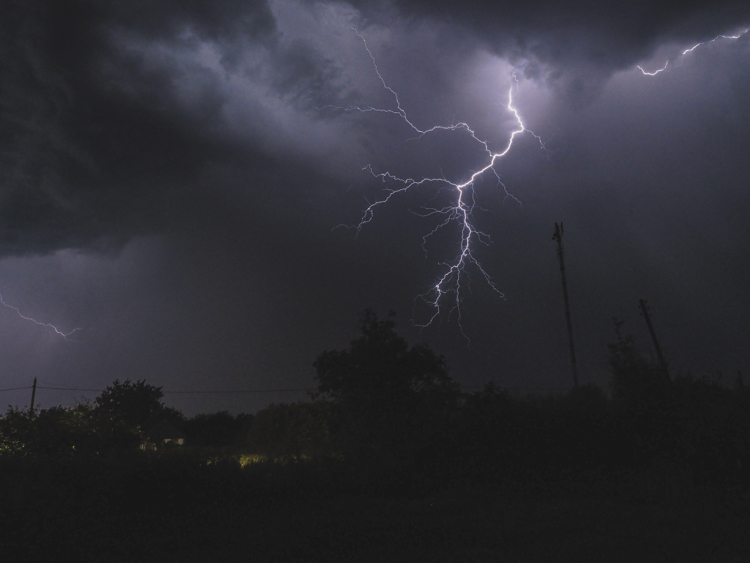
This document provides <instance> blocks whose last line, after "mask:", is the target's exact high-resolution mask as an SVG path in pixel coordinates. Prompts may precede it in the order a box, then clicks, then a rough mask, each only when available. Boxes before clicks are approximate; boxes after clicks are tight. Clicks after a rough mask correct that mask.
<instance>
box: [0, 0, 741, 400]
mask: <svg viewBox="0 0 750 563" xmlns="http://www.w3.org/2000/svg"><path fill="white" fill-rule="evenodd" d="M748 25H750V6H748V5H747V3H746V2H718V3H710V4H709V3H704V2H688V3H675V4H669V3H663V2H635V3H633V2H631V3H627V4H623V5H622V6H611V5H608V4H606V3H599V4H592V3H590V2H566V3H559V2H539V1H537V2H522V3H511V2H489V1H487V2H484V1H475V0H469V1H466V2H461V3H455V2H447V1H438V2H418V1H388V0H385V1H382V2H374V3H373V2H357V1H353V2H349V3H345V2H309V1H304V0H303V1H293V0H274V1H268V2H241V1H217V2H198V1H195V2H187V1H177V0H172V1H166V2H157V3H154V2H145V1H143V2H127V3H125V2H118V1H114V0H112V1H105V2H93V1H84V0H75V1H70V2H64V3H61V2H54V1H51V0H50V1H48V2H43V1H41V2H36V3H28V2H20V1H19V2H16V1H12V2H6V3H4V4H3V6H2V7H1V8H0V67H1V68H2V73H3V76H2V81H0V107H1V108H2V113H0V139H2V144H1V145H0V146H1V147H2V148H1V149H0V256H1V257H2V260H0V272H1V273H2V277H0V292H1V293H2V294H3V296H4V298H6V299H7V300H8V301H9V302H12V303H13V304H14V305H16V306H19V307H20V308H21V310H23V311H24V312H26V313H27V314H29V315H32V314H33V315H36V316H39V317H40V318H44V319H45V320H46V321H54V322H58V323H62V324H64V325H65V326H67V327H69V329H70V328H73V327H79V326H80V327H82V328H83V330H81V331H79V332H77V333H76V335H77V336H76V339H75V340H76V341H75V342H58V341H57V340H55V339H54V338H48V337H47V336H49V335H47V336H45V337H44V338H41V339H40V335H39V333H37V332H34V331H36V330H37V329H38V327H36V326H26V325H24V324H23V322H22V319H19V318H18V317H17V316H14V315H15V313H13V311H10V310H6V311H5V313H8V314H7V315H6V316H3V317H1V318H0V325H1V326H0V330H2V331H3V332H2V333H3V334H4V335H5V338H6V340H5V344H4V347H3V351H2V353H3V354H4V357H6V358H7V362H8V366H10V368H9V371H8V373H11V374H12V375H9V376H8V381H7V383H8V386H11V384H12V385H15V384H16V383H19V382H20V383H23V382H27V380H28V379H29V378H30V377H32V376H35V375H37V374H38V375H39V376H40V377H41V378H42V379H44V380H46V381H47V382H51V381H54V382H56V383H60V384H66V385H70V386H76V385H84V384H85V385H88V386H94V387H96V386H103V385H106V384H108V383H109V382H111V380H112V379H114V377H119V378H120V379H125V378H127V377H130V378H131V379H136V378H144V377H145V378H147V379H148V380H149V381H150V382H151V381H153V382H154V383H156V384H161V385H165V388H185V387H192V388H205V387H207V386H220V387H224V388H227V389H231V388H253V387H255V388H262V387H266V388H275V387H280V386H281V387H295V388H296V387H300V388H303V387H306V386H309V385H310V382H311V367H310V365H311V363H312V361H313V360H314V359H315V355H316V354H317V353H320V352H321V351H322V350H323V349H326V348H328V349H330V348H335V347H337V346H338V347H340V346H344V345H346V342H347V341H348V339H349V338H351V337H352V335H353V331H354V330H355V324H356V323H355V319H356V314H357V312H358V311H361V310H362V309H364V308H365V307H367V306H374V307H376V308H377V309H378V310H381V311H383V312H385V311H386V310H388V309H395V310H396V311H398V312H399V315H400V316H399V319H400V324H399V328H400V330H401V331H402V332H404V333H405V334H406V335H407V336H408V337H409V338H410V339H413V340H427V341H428V342H429V343H430V344H431V345H433V346H434V347H435V348H436V349H437V351H438V352H440V353H445V354H446V355H447V357H448V361H449V366H452V368H453V371H452V374H453V375H454V377H456V378H457V379H458V380H459V381H460V382H461V383H462V384H464V385H465V386H466V387H467V388H471V387H472V386H476V385H481V384H482V383H483V382H484V381H487V380H489V379H494V380H496V382H498V384H500V385H508V386H515V387H524V388H527V387H530V388H531V387H542V388H550V387H564V386H566V385H568V384H569V381H568V379H569V377H568V373H567V370H568V367H567V359H566V351H567V348H566V343H565V338H564V323H563V317H562V309H561V307H562V305H561V298H560V288H559V279H558V276H559V274H558V271H557V265H556V263H555V253H554V248H553V245H552V243H551V241H550V236H551V233H552V228H553V225H554V223H555V222H558V221H564V223H565V226H566V244H567V247H568V260H569V263H568V269H569V282H570V286H571V301H572V303H573V304H574V314H573V320H574V327H575V331H576V337H577V344H578V346H579V356H580V358H581V359H580V362H581V365H582V372H583V379H584V380H590V381H594V382H597V383H599V384H602V385H604V384H606V380H607V377H608V376H607V373H606V367H605V365H604V364H605V360H604V354H605V352H606V342H607V341H608V340H611V339H612V334H613V333H612V322H611V321H612V317H613V316H616V317H618V318H624V319H626V320H627V321H628V324H627V325H626V329H628V330H630V331H634V332H636V333H638V334H639V335H640V336H643V334H642V327H641V326H640V324H642V323H641V321H640V319H639V318H638V314H637V309H636V306H635V305H636V304H637V300H638V299H639V298H641V297H645V298H648V299H649V300H650V301H651V303H652V307H653V310H654V314H655V317H656V318H655V323H656V324H657V327H658V328H659V329H660V330H661V331H662V334H664V335H665V336H664V340H665V342H664V348H665V349H666V352H667V354H668V356H669V357H670V361H671V363H672V364H673V365H674V366H675V367H676V368H679V369H681V370H682V371H683V372H684V371H688V370H692V371H694V372H696V373H715V371H716V370H717V369H722V370H724V371H732V370H735V369H747V358H746V357H745V356H744V355H743V354H744V351H743V350H744V344H743V343H744V342H745V341H746V339H747V338H748V337H750V332H748V327H747V323H745V322H744V320H743V318H744V315H745V314H746V313H747V312H748V310H750V299H749V298H748V296H747V295H745V293H746V292H745V291H744V287H745V285H746V280H747V279H748V276H749V275H750V263H748V256H750V248H749V243H748V242H746V241H748V240H750V238H749V236H750V232H749V231H750V229H749V228H748V226H747V221H746V219H747V217H748V216H750V199H749V196H748V193H747V186H746V181H745V178H747V177H748V175H750V163H749V162H748V159H747V158H746V156H745V155H746V153H747V149H748V146H750V112H748V109H747V108H748V99H750V64H748V63H749V61H750V37H749V36H748V35H749V34H744V35H741V36H740V37H739V38H738V39H732V40H728V39H720V40H717V41H714V42H710V43H706V44H705V45H704V46H703V47H701V48H700V49H696V50H695V51H692V52H691V53H690V54H689V55H685V56H683V55H681V53H682V52H683V51H684V50H685V49H687V48H689V47H692V46H693V45H696V44H697V43H699V42H709V41H711V40H712V39H714V38H716V37H717V36H720V35H727V34H739V33H741V32H742V31H744V30H745V29H747V26H748ZM355 30H357V32H358V33H355ZM365 41H366V43H365ZM366 47H367V48H366ZM368 49H369V52H368ZM370 55H372V57H374V61H373V59H372V58H371V57H370ZM666 61H670V65H669V66H668V70H667V71H665V72H663V73H660V74H659V75H657V76H654V77H648V76H645V75H643V74H642V73H641V72H640V71H639V70H638V69H637V67H636V65H642V66H644V68H648V69H653V70H655V69H658V68H662V67H663V65H664V63H665V62H666ZM374 63H375V64H376V65H377V71H378V72H379V73H380V76H378V73H377V72H376V66H375V64H374ZM514 76H515V78H514ZM381 79H382V80H381ZM384 82H385V85H387V88H386V87H385V85H384ZM388 88H391V89H392V91H391V90H389V89H388ZM511 88H513V90H512V91H513V96H514V98H513V103H514V107H516V108H517V109H518V111H519V113H520V115H521V116H522V117H523V120H524V124H525V125H526V126H527V127H528V128H529V129H531V130H533V131H534V133H535V134H536V135H538V139H541V140H542V142H543V144H544V148H540V144H539V141H538V139H537V138H536V137H532V136H530V135H524V136H520V137H518V139H517V140H516V141H515V142H514V143H515V144H514V147H513V151H512V153H511V154H509V155H508V157H507V158H504V159H503V160H502V161H501V162H499V163H498V165H497V167H496V172H497V174H498V175H497V176H495V175H494V174H488V175H486V176H484V177H482V178H481V179H480V180H479V181H477V182H476V183H475V186H474V194H475V197H476V198H477V199H476V201H477V206H476V209H475V221H476V224H477V226H478V227H479V228H481V229H482V230H483V231H484V232H486V233H487V234H488V235H489V237H488V239H487V241H488V242H489V244H488V245H486V246H484V245H482V246H481V247H479V248H477V251H476V252H477V257H478V258H479V259H481V260H482V264H483V265H484V267H485V268H486V271H487V272H489V273H490V275H491V276H492V280H493V283H495V284H496V286H497V287H498V288H499V289H500V290H501V291H502V293H504V294H505V299H503V298H501V297H500V296H499V295H498V294H497V293H496V292H494V291H493V290H492V289H491V288H490V287H488V286H487V285H486V284H484V282H483V281H482V277H481V275H478V274H477V272H474V273H473V275H472V278H471V284H470V289H469V288H467V291H466V292H465V294H464V295H465V297H466V300H465V302H464V305H463V308H462V309H461V311H462V324H463V327H464V330H463V332H464V334H465V335H466V336H468V337H469V340H470V344H469V343H468V341H467V339H466V338H465V336H464V334H462V331H461V329H460V328H459V327H458V326H457V312H456V311H455V310H452V309H451V308H450V307H448V308H447V309H446V310H444V312H443V314H442V315H441V316H440V317H439V318H438V319H437V321H436V323H435V324H434V325H433V326H432V327H429V328H428V329H424V330H420V329H419V328H417V327H415V326H414V323H415V322H416V323H418V322H419V321H420V320H424V315H425V310H424V303H423V302H420V301H419V300H418V299H417V300H415V297H416V296H418V295H420V294H423V293H425V292H426V291H429V289H430V288H431V287H432V286H433V285H434V283H435V280H436V279H437V278H438V276H440V275H441V273H442V272H443V271H444V270H443V268H444V264H445V263H446V262H450V261H451V260H453V259H454V258H455V253H456V240H455V237H454V235H455V232H454V231H452V230H451V229H450V228H449V229H445V230H443V231H440V232H439V233H438V234H437V235H436V236H434V237H433V238H431V239H429V240H428V242H427V243H424V241H423V237H424V236H425V234H427V233H429V232H431V231H432V230H433V229H434V228H435V227H436V225H437V224H438V223H439V222H440V221H439V220H437V219H436V218H435V217H434V216H426V214H425V213H424V211H425V209H435V208H439V207H440V206H441V205H445V204H446V202H448V203H449V202H450V201H451V198H452V197H453V194H452V193H451V192H450V190H447V189H446V185H445V184H443V185H437V184H431V185H429V186H425V187H424V188H423V189H420V190H413V191H411V192H410V193H409V194H404V195H403V196H402V197H398V198H394V200H393V201H392V202H391V203H390V204H389V205H388V206H383V207H382V208H380V209H379V210H378V213H377V214H376V216H375V217H374V218H373V220H372V221H371V222H370V223H368V224H367V225H365V226H364V228H362V229H360V230H356V229H354V228H353V227H355V226H356V225H357V224H358V223H359V221H360V219H361V218H362V214H363V212H364V209H365V207H366V206H367V204H368V203H371V202H373V201H375V200H377V199H382V198H383V197H384V194H387V193H388V192H387V189H388V188H389V187H392V186H390V185H388V184H387V183H383V182H382V181H381V180H379V179H376V178H374V177H373V175H372V173H381V172H384V171H390V172H393V173H394V174H397V175H399V176H402V177H414V178H418V177H422V176H431V177H444V178H447V179H450V180H452V181H454V182H457V181H462V180H463V179H465V178H466V175H467V174H469V173H470V171H473V170H476V169H478V168H479V167H481V166H483V165H484V164H485V160H484V159H485V158H486V153H485V152H483V151H482V150H481V147H478V145H477V143H476V142H475V141H474V140H472V139H471V138H470V136H469V135H468V134H467V133H466V132H465V131H464V132H463V133H461V132H460V131H459V132H454V133H456V134H452V133H451V134H449V133H445V134H439V135H433V136H428V137H425V138H422V139H420V140H418V141H415V140H414V136H415V135H414V130H413V129H411V128H410V127H409V126H408V124H406V123H405V122H404V120H403V119H402V118H401V117H399V116H398V115H396V114H395V113H393V111H394V110H396V109H397V107H398V106H397V105H396V99H395V97H394V93H395V92H397V93H398V102H399V103H400V105H401V107H402V108H403V110H404V111H406V112H407V114H408V116H409V119H410V120H411V121H412V123H414V124H416V126H417V127H419V128H422V129H426V128H429V127H431V126H433V125H443V126H447V125H451V124H455V123H458V122H466V123H468V124H470V125H471V127H473V128H474V130H475V131H476V134H477V136H478V137H479V138H482V139H484V140H487V142H488V144H489V146H490V147H491V148H492V150H499V148H501V147H504V146H505V145H506V144H507V142H508V137H509V134H510V132H511V131H512V130H513V127H514V126H516V125H517V123H516V121H515V118H514V116H513V115H512V113H511V112H509V111H508V108H507V104H508V93H509V91H511ZM355 107H360V108H366V107H367V108H369V107H372V108H382V109H387V110H389V111H391V113H377V112H358V111H352V109H353V108H355ZM498 178H499V179H500V180H501V181H502V185H501V184H500V183H499V182H498ZM503 186H504V187H503ZM506 190H507V192H509V193H511V194H513V197H509V196H507V194H506ZM341 225H344V226H345V227H348V228H345V227H340V226H341ZM0 312H2V311H1V310H0ZM427 312H428V313H429V311H427ZM19 320H21V324H19ZM643 342H644V343H645V340H643ZM209 384H210V385H209ZM302 396H304V394H303V395H302ZM45 400H46V399H45ZM49 400H53V398H52V397H50V399H49ZM180 400H184V402H183V403H182V404H181V405H182V406H184V407H185V408H188V409H192V410H194V411H195V410H201V409H208V408H213V406H216V407H217V408H218V407H219V406H221V407H222V408H231V409H234V410H238V409H252V408H256V407H258V406H259V405H262V404H263V401H266V400H269V401H270V400H276V401H278V400H279V397H263V398H259V397H257V396H237V397H231V398H228V399H227V401H228V402H227V403H222V404H219V403H216V405H214V404H213V403H212V404H211V405H209V403H207V402H205V400H204V399H200V398H189V397H185V398H183V399H180ZM201 400H204V402H203V403H201V402H200V401H201ZM178 406H180V405H178Z"/></svg>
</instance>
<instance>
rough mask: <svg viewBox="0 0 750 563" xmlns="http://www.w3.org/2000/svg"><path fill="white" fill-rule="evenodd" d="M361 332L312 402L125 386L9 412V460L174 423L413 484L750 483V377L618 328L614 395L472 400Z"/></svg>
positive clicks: (433, 365) (367, 320)
mask: <svg viewBox="0 0 750 563" xmlns="http://www.w3.org/2000/svg"><path fill="white" fill-rule="evenodd" d="M360 328H361V334H360V336H359V337H358V338H356V339H355V340H353V341H352V342H351V343H350V346H349V347H348V348H346V349H344V350H333V351H324V352H323V353H321V354H320V355H319V356H318V357H317V359H316V360H315V362H314V364H313V365H314V368H315V372H316V380H317V390H316V392H315V393H313V394H312V397H311V399H312V400H311V401H308V402H298V403H286V404H273V405H271V406H269V407H267V408H265V409H263V410H261V411H259V412H257V413H255V414H239V415H236V416H235V415H231V414H229V413H227V412H219V413H213V414H199V415H196V416H194V417H192V418H187V417H185V416H184V415H183V414H182V413H180V412H179V411H177V410H175V409H173V408H170V407H167V406H165V405H164V403H163V402H162V398H163V394H162V392H161V388H159V387H155V386H152V385H149V384H147V383H146V382H145V381H134V382H133V381H130V380H126V381H124V382H120V381H118V380H115V381H114V382H113V383H112V384H111V385H110V386H108V387H107V388H106V389H105V391H104V392H102V393H101V395H99V396H98V397H96V398H95V399H94V401H92V402H83V403H79V404H78V405H76V406H74V407H70V408H64V407H52V408H48V409H42V410H40V411H38V412H36V413H31V412H29V411H25V410H21V409H18V408H16V407H10V408H9V409H8V411H7V412H6V413H5V414H4V415H3V416H2V417H0V456H55V457H75V456H79V457H80V456H106V455H108V454H109V453H111V452H122V451H135V450H138V448H139V446H140V445H141V444H143V443H144V440H145V439H147V437H148V432H149V430H150V428H152V427H154V426H155V425H157V424H159V423H163V422H165V421H166V422H168V423H169V424H170V425H171V426H173V427H174V428H176V429H178V430H179V431H180V432H182V433H183V434H184V436H185V444H186V446H185V447H186V448H194V449H201V448H203V449H205V450H207V451H208V450H212V451H214V452H223V455H224V456H225V457H227V458H232V456H234V458H237V457H238V456H239V455H241V454H243V453H245V454H256V455H259V456H264V457H266V458H268V459H270V460H281V461H283V460H287V461H288V460H298V461H299V460H304V459H323V458H327V459H335V460H340V461H341V462H342V463H345V464H346V466H347V467H348V468H349V470H351V472H352V473H356V474H357V475H360V476H362V478H363V479H365V480H367V479H370V480H372V481H378V480H380V481H383V480H386V481H388V482H392V483H404V484H405V485H404V486H407V485H406V484H407V483H408V486H409V487H414V486H415V482H419V483H422V484H427V486H429V484H435V483H446V482H456V481H458V482H462V481H472V482H489V481H497V480H498V479H510V480H514V481H515V482H526V481H531V480H540V479H541V480H565V479H568V480H574V481H578V480H586V479H589V480H591V479H603V478H604V479H618V478H620V477H621V476H623V475H627V474H631V473H634V472H638V471H644V470H649V469H652V468H654V467H662V468H665V467H666V468H668V469H667V470H666V471H668V472H669V474H670V475H671V476H673V477H674V478H675V479H678V478H679V479H683V480H684V482H685V483H686V484H690V486H692V485H695V484H698V485H700V484H712V483H719V484H722V485H726V486H743V487H745V488H747V485H748V484H750V469H749V468H750V390H748V389H747V388H746V386H745V385H744V383H743V382H742V378H741V377H739V375H738V378H737V380H736V382H735V384H734V385H733V386H723V385H720V384H719V382H718V381H711V380H707V379H701V378H695V377H692V376H690V375H676V376H673V377H672V376H670V374H669V373H667V372H666V370H665V369H663V367H661V366H659V365H657V364H655V363H653V362H651V361H649V360H647V359H646V358H645V357H644V356H642V355H641V354H640V353H639V352H638V350H637V347H636V343H635V341H634V339H633V338H632V337H631V336H622V335H621V334H620V333H619V330H618V332H617V340H616V341H615V342H614V343H611V344H609V347H608V363H609V369H610V372H611V376H612V379H611V393H610V394H609V395H608V394H606V393H605V392H604V391H603V390H602V389H600V388H599V387H597V386H595V385H592V384H587V385H581V386H578V387H576V388H574V389H572V390H570V391H569V392H568V393H566V394H565V395H562V396H529V397H523V398H516V397H512V396H511V395H510V394H509V393H508V392H507V391H506V390H504V389H502V388H499V387H497V386H495V385H493V384H491V383H490V384H488V385H487V386H486V387H485V388H484V389H483V390H482V391H479V392H475V393H462V392H461V390H460V388H459V386H458V385H457V384H456V383H455V381H453V379H452V378H451V377H450V375H449V372H448V369H447V365H446V361H445V358H444V357H442V356H440V355H438V354H436V353H434V352H433V351H432V350H431V349H430V348H429V347H428V346H426V345H423V344H417V345H409V343H408V342H407V341H406V340H405V339H404V338H403V337H401V336H400V335H399V334H398V333H397V332H396V330H395V322H394V319H393V316H392V315H391V316H388V317H386V318H385V319H382V318H378V317H377V315H375V314H374V313H373V312H372V311H369V310H368V311H365V312H364V313H363V314H362V316H361V318H360ZM161 446H162V447H163V448H167V449H168V448H169V446H170V444H169V443H167V444H161ZM686 486H687V485H686Z"/></svg>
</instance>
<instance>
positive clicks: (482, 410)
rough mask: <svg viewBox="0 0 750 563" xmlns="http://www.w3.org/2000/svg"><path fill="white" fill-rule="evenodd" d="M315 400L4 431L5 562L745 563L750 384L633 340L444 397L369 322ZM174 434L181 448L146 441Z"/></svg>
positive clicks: (436, 380)
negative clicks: (702, 373) (564, 378)
mask: <svg viewBox="0 0 750 563" xmlns="http://www.w3.org/2000/svg"><path fill="white" fill-rule="evenodd" d="M361 328H362V335H361V336H360V337H359V338H358V339H356V340H354V341H353V342H352V343H351V346H350V347H349V348H347V349H346V350H339V351H326V352H323V353H322V354H321V355H320V356H319V357H318V358H317V360H316V361H315V363H314V366H315V369H316V373H317V380H318V390H317V392H316V393H315V394H314V396H313V401H312V402H307V403H294V404H279V405H271V406H270V407H268V408H266V409H264V410H262V411H260V412H258V413H256V414H255V415H238V416H233V415H231V414H229V413H226V412H220V413H215V414H201V415H197V416H195V417H192V418H185V417H184V416H183V415H182V414H181V413H180V412H178V411H176V410H174V409H171V408H169V407H166V406H165V405H164V404H163V403H162V393H161V390H160V389H159V388H158V387H153V386H151V385H148V384H146V383H145V382H144V381H136V382H131V381H125V382H119V381H115V382H114V383H113V384H112V385H111V386H109V387H108V388H107V389H106V390H105V391H104V392H103V393H102V394H101V395H100V396H99V397H97V398H96V399H95V401H94V402H93V403H83V404H79V405H77V406H75V407H73V408H62V407H53V408H49V409H44V410H40V411H38V412H36V413H29V412H28V411H23V410H19V409H18V408H10V409H9V410H8V411H7V412H6V414H5V415H4V416H3V417H2V418H0V479H1V481H0V507H2V511H0V548H1V549H0V552H2V553H3V554H4V555H6V554H7V556H8V560H13V561H25V560H28V561H62V560H71V561H89V560H91V561H206V560H210V561H221V560H232V561H236V560H248V561H338V560H343V561H503V560H513V561H516V560H518V561H568V560H570V561H574V560H575V561H580V560H599V561H634V560H639V561H657V560H658V561H685V560H695V556H696V554H697V555H698V560H712V561H748V560H750V534H748V533H747V531H748V530H750V390H748V389H747V388H746V387H745V386H744V384H743V382H742V379H741V377H739V375H738V378H737V381H736V383H735V384H734V386H733V387H726V386H721V385H719V383H718V382H717V381H709V380H705V379H697V378H694V377H691V376H689V375H682V376H674V377H670V375H669V374H668V373H667V372H666V371H665V370H664V369H662V368H660V367H659V366H657V365H656V364H654V363H652V362H650V361H648V360H646V359H645V358H644V357H643V356H642V355H640V354H639V353H638V350H637V349H636V345H635V342H634V340H633V338H632V337H628V336H625V337H623V336H622V335H620V333H619V331H618V333H617V341H616V342H614V343H612V344H610V345H609V350H608V353H609V354H608V357H609V367H610V370H611V373H612V382H611V396H608V395H607V394H605V393H604V392H603V391H602V390H601V389H600V388H598V387H596V386H594V385H582V386H579V387H577V388H575V389H573V390H571V391H570V392H568V393H567V394H565V395H563V396H537V397H525V398H516V397H512V396H511V395H510V394H509V393H508V392H507V391H505V390H503V389H501V388H498V387H495V386H494V385H492V384H488V385H487V386H486V387H485V388H484V390H482V391H480V392H476V393H471V394H464V393H461V392H460V390H459V388H458V386H457V385H456V384H455V383H454V382H453V380H452V379H451V377H450V376H449V374H448V370H447V367H446V363H445V360H444V359H443V358H442V357H440V356H438V355H436V354H435V353H433V352H432V351H431V350H430V349H429V348H428V347H426V346H422V345H417V346H409V344H408V343H407V342H406V341H405V340H404V339H403V338H401V337H400V336H399V335H398V334H397V333H396V332H395V329H394V323H393V320H392V318H390V317H389V318H387V319H385V320H382V319H378V318H377V317H376V316H375V315H374V314H373V313H372V312H369V311H367V312H365V313H364V314H363V316H362V319H361ZM164 421H167V422H169V423H170V424H171V425H172V426H173V427H174V428H177V429H179V431H181V433H182V434H183V435H184V436H185V445H184V446H175V445H174V442H166V443H165V442H163V440H157V442H158V447H157V448H156V450H155V451H142V450H141V449H139V446H140V444H142V443H144V442H145V441H147V440H148V439H149V428H151V427H154V426H155V425H157V424H160V423H163V422H164Z"/></svg>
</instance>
